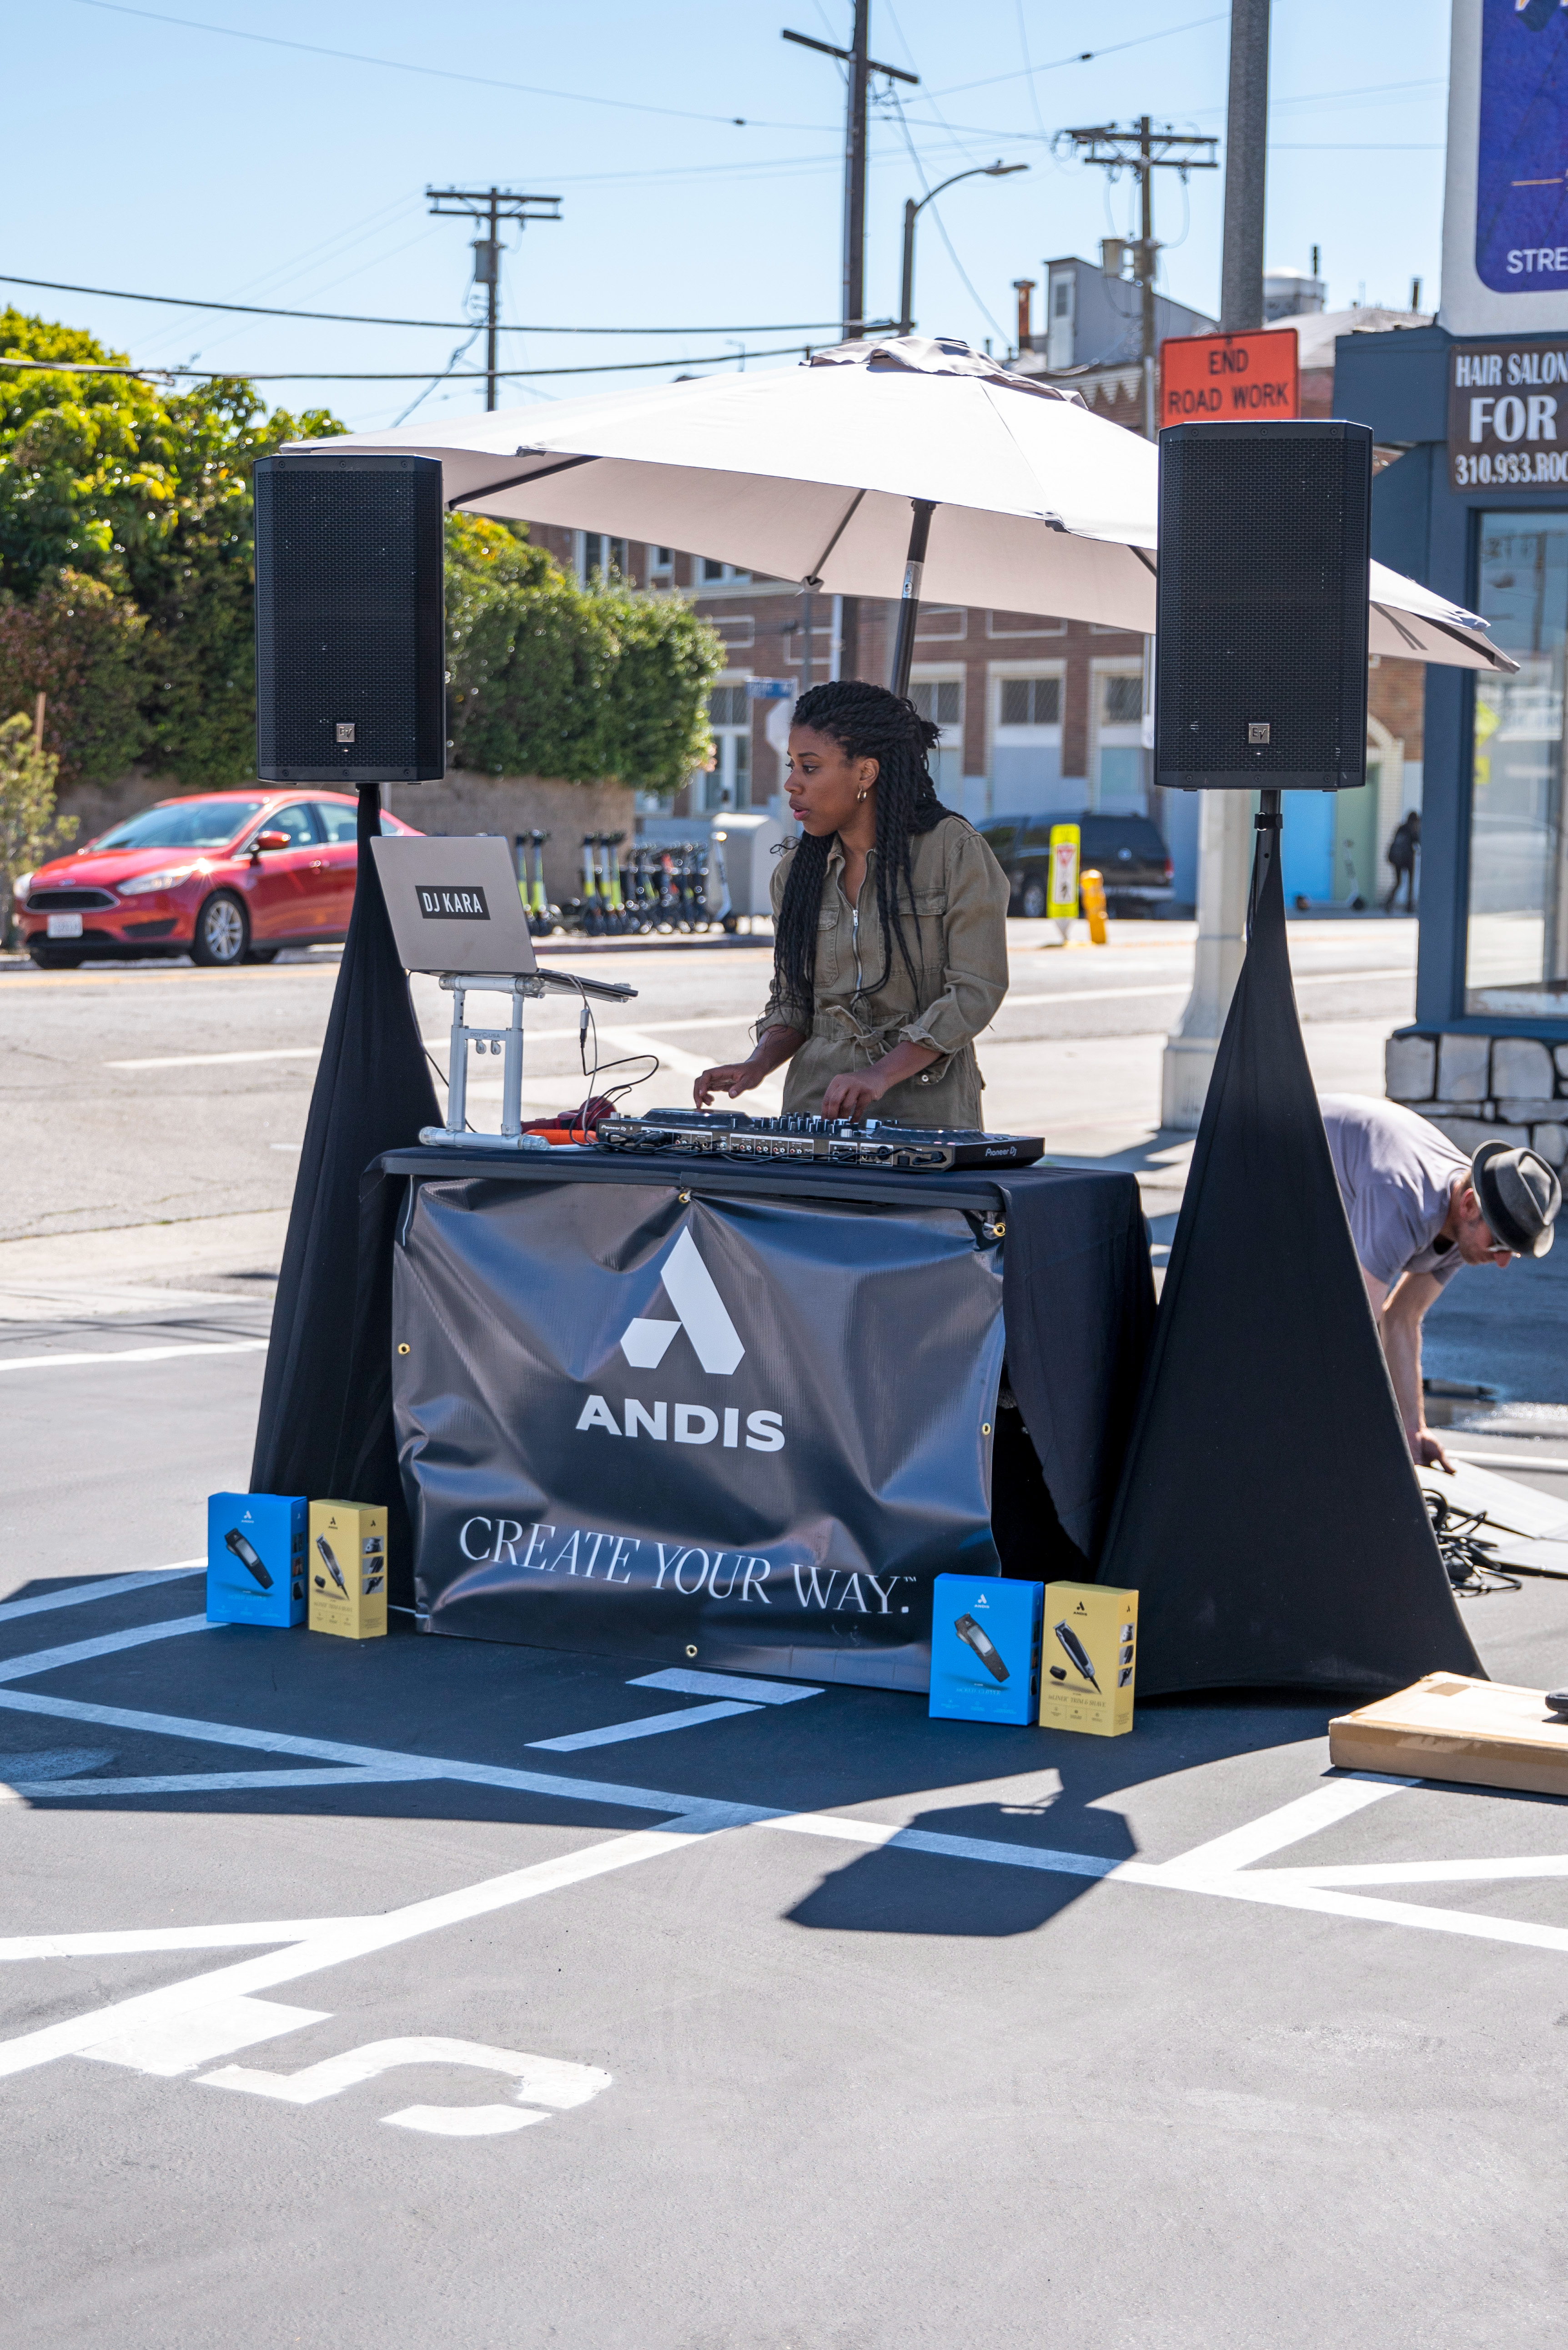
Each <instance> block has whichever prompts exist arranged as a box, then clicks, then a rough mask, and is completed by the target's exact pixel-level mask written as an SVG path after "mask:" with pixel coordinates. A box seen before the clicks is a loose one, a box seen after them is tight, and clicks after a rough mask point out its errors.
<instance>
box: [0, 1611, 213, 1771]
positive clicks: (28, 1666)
mask: <svg viewBox="0 0 1568 2350" xmlns="http://www.w3.org/2000/svg"><path fill="white" fill-rule="evenodd" d="M208 1628H209V1627H208V1623H207V1618H206V1617H205V1616H176V1617H171V1619H170V1620H169V1621H168V1622H167V1623H164V1624H139V1625H137V1626H135V1627H134V1628H133V1629H132V1630H130V1631H129V1632H105V1633H103V1634H102V1635H101V1636H100V1637H99V1638H98V1639H96V1640H75V1641H73V1642H72V1643H71V1645H70V1646H69V1647H68V1648H35V1649H34V1651H33V1653H32V1654H31V1655H30V1656H26V1657H7V1658H6V1659H5V1663H4V1664H0V1681H25V1680H30V1679H32V1677H33V1675H34V1674H35V1673H55V1672H58V1671H59V1670H60V1669H61V1667H62V1666H65V1665H82V1664H86V1663H87V1662H88V1659H90V1658H93V1657H110V1656H112V1655H113V1654H114V1652H115V1650H116V1649H117V1648H140V1647H141V1646H142V1644H143V1643H144V1642H145V1641H148V1640H173V1639H177V1638H179V1637H180V1635H181V1634H182V1632H205V1631H206V1630H208ZM50 1783H51V1784H54V1785H57V1784H59V1782H58V1781H53V1782H50Z"/></svg>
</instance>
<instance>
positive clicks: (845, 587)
mask: <svg viewBox="0 0 1568 2350" xmlns="http://www.w3.org/2000/svg"><path fill="white" fill-rule="evenodd" d="M356 450H359V451H363V452H365V453H366V454H367V455H369V454H370V453H372V452H374V453H383V452H388V453H389V452H399V453H403V454H408V455H421V456H428V457H434V458H438V459H439V460H440V462H441V468H442V478H443V485H444V490H445V495H446V499H447V503H448V504H449V505H450V506H452V507H461V508H462V509H464V510H465V511H467V512H470V513H474V514H483V515H500V516H506V517H510V518H514V519H516V520H520V521H528V522H535V523H555V524H559V525H565V526H566V527H568V528H572V529H580V530H592V531H605V532H608V533H610V534H612V535H613V536H616V537H618V538H634V539H640V540H644V541H646V542H648V543H650V544H652V545H655V546H684V547H692V548H697V549H700V550H701V553H703V554H704V555H709V556H716V557H718V558H720V559H722V561H724V562H726V563H732V564H734V565H735V566H736V567H738V568H740V569H742V570H747V571H753V572H756V573H758V574H761V575H763V576H764V577H771V578H778V579H784V580H789V581H798V582H799V583H800V584H801V585H802V586H803V587H811V588H812V589H814V590H817V591H820V592H826V593H827V594H837V595H850V596H877V597H887V598H893V599H894V600H898V599H899V598H902V599H903V600H904V602H905V604H906V606H907V607H910V608H907V609H906V610H905V611H904V612H903V613H902V614H901V616H900V630H899V638H900V650H901V652H902V653H903V656H904V664H905V671H906V674H907V666H908V655H909V651H910V650H912V646H913V635H914V631H913V619H914V612H913V609H912V606H913V605H914V604H916V603H918V601H919V598H921V597H922V596H924V597H925V598H935V599H938V600H940V601H941V602H942V603H948V604H972V605H979V606H981V607H986V606H990V607H992V608H998V609H1004V610H1008V611H1017V612H1039V613H1044V614H1050V615H1052V616H1054V617H1058V618H1066V619H1079V620H1091V621H1096V622H1098V623H1099V624H1100V625H1101V626H1102V627H1108V628H1119V629H1131V630H1134V631H1136V632H1137V633H1139V634H1142V635H1148V634H1150V633H1152V631H1153V629H1154V604H1155V598H1154V555H1155V543H1156V526H1155V524H1156V490H1157V469H1158V459H1157V455H1156V452H1155V449H1154V447H1153V445H1152V444H1151V443H1150V442H1147V441H1143V440H1140V439H1139V438H1137V435H1135V434H1133V433H1130V432H1126V431H1125V430H1124V429H1123V428H1122V427H1121V426H1120V425H1116V424H1111V423H1108V422H1107V421H1106V420H1105V419H1104V418H1103V417H1098V416H1094V415H1092V414H1091V413H1090V412H1089V411H1088V410H1087V409H1086V408H1085V406H1084V404H1083V402H1082V400H1080V399H1079V398H1078V396H1077V394H1076V393H1075V392H1071V391H1064V390H1058V389H1057V388H1056V387H1055V386H1054V385H1050V384H1043V383H1040V382H1037V381H1034V380H1031V379H1030V378H1027V377H1024V376H1019V375H1014V374H1012V373H1010V372H1009V370H1008V369H1005V368H1002V367H1001V366H999V365H998V364H997V363H996V362H995V361H994V360H992V359H987V358H985V357H984V356H983V355H982V354H981V353H980V352H977V351H973V350H971V349H970V348H969V347H968V346H967V345H966V344H963V343H959V342H954V341H951V340H948V339H940V340H929V339H927V338H923V337H920V336H914V335H905V336H899V337H898V338H894V339H892V340H890V341H888V342H879V343H867V342H857V343H842V344H839V345H838V346H836V348H833V349H829V350H824V351H818V352H815V354H814V355H813V356H812V358H811V359H808V360H807V361H805V363H804V364H803V365H802V366H800V367H798V368H784V369H777V370H775V371H773V372H769V373H763V374H757V373H753V374H750V375H732V376H709V377H702V378H700V379H698V380H695V381H692V382H687V383H670V384H659V385H655V386H651V387H642V388H639V389H638V390H630V391H614V392H604V393H599V394H597V395H596V396H594V397H592V398H589V399H585V400H562V401H559V402H556V403H553V404H551V405H550V406H548V407H531V408H525V409H510V410H506V409H504V410H499V411H495V412H493V413H492V414H487V415H481V416H473V417H469V418H466V419H464V420H462V421H455V422H453V423H451V424H443V425H441V427H440V428H439V429H437V428H432V427H431V425H429V424H412V425H405V426H401V427H399V428H397V429H395V430H393V431H391V432H381V433H369V432H361V433H353V434H350V435H349V436H348V438H346V439H340V440H334V441H330V442H319V441H311V442H296V443H294V444H292V446H291V448H290V451H289V453H290V454H296V455H302V456H309V455H316V454H329V455H331V456H334V457H341V456H344V455H347V454H349V453H351V452H354V451H356ZM911 562H913V564H914V566H915V569H914V575H913V577H910V576H909V573H910V565H911ZM1369 621H1370V627H1369V644H1370V650H1372V651H1373V652H1375V653H1388V654H1393V655H1396V656H1401V657H1403V658H1404V659H1406V660H1433V661H1440V662H1445V663H1449V664H1451V665H1453V666H1455V667H1459V668H1463V669H1490V670H1498V671H1504V672H1511V671H1512V670H1513V668H1514V667H1515V664H1514V663H1513V662H1512V661H1511V660H1510V659H1509V657H1508V655H1507V654H1506V653H1502V652H1501V651H1499V650H1498V649H1497V648H1496V647H1495V646H1493V645H1492V644H1491V643H1490V639H1489V638H1488V636H1487V630H1486V624H1485V622H1484V621H1482V620H1480V619H1478V618H1477V616H1476V615H1475V614H1474V613H1473V612H1467V611H1466V610H1465V609H1464V608H1462V607H1461V606H1459V605H1456V604H1451V603H1450V602H1449V600H1448V598H1446V597H1441V596H1436V595H1434V594H1433V593H1432V592H1431V590H1430V589H1428V588H1426V587H1418V586H1417V584H1416V582H1415V581H1414V580H1411V579H1405V578H1402V577H1400V575H1399V574H1398V573H1397V572H1395V571H1389V570H1387V569H1386V568H1385V567H1384V566H1383V565H1381V564H1376V563H1375V564H1374V565H1373V567H1372V587H1371V612H1370V616H1369Z"/></svg>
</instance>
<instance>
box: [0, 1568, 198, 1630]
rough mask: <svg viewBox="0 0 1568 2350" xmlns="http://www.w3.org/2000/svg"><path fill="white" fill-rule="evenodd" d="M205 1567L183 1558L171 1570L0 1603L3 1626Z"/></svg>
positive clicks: (137, 1572)
mask: <svg viewBox="0 0 1568 2350" xmlns="http://www.w3.org/2000/svg"><path fill="white" fill-rule="evenodd" d="M206 1564H207V1562H206V1560H205V1559H204V1558H182V1559H180V1560H178V1561H176V1563H175V1565H172V1566H139V1567H134V1568H131V1569H130V1570H129V1571H128V1572H127V1573H126V1574H124V1575H106V1576H105V1577H104V1578H103V1580H102V1581H101V1582H99V1583H73V1584H72V1585H71V1586H70V1588H69V1590H68V1591H45V1592H41V1593H40V1594H39V1596H38V1597H37V1598H36V1599H5V1600H0V1625H4V1624H9V1623H10V1622H11V1620H12V1618H13V1617H17V1616H42V1615H44V1614H46V1613H47V1611H48V1610H49V1609H50V1608H52V1607H85V1606H86V1604H87V1602H88V1600H89V1599H107V1598H109V1596H110V1595H111V1594H118V1593H119V1592H121V1591H140V1590H143V1589H145V1587H146V1586H148V1585H149V1584H152V1583H161V1582H162V1581H163V1579H164V1577H165V1575H176V1576H178V1575H196V1574H199V1573H200V1572H202V1570H203V1569H204V1568H205V1566H206Z"/></svg>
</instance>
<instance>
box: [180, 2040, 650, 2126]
mask: <svg viewBox="0 0 1568 2350" xmlns="http://www.w3.org/2000/svg"><path fill="white" fill-rule="evenodd" d="M404 2064H472V2065H473V2066H474V2067H475V2068H476V2069H477V2070H478V2071H480V2072H483V2073H504V2074H505V2075H506V2077H507V2078H508V2080H511V2081H514V2082H515V2083H516V2087H515V2089H514V2091H513V2095H514V2096H516V2097H519V2098H522V2099H524V2100H526V2102H527V2103H528V2104H529V2105H533V2106H548V2107H549V2108H550V2110H551V2111H552V2112H553V2113H558V2114H566V2113H570V2112H571V2111H572V2109H573V2107H574V2106H586V2105H587V2103H588V2101H589V2099H590V2098H592V2097H597V2095H599V2092H600V2091H601V2090H602V2089H607V2088H608V2087H609V2085H610V2075H609V2074H607V2072H606V2071H605V2070H604V2068H603V2066H602V2065H599V2064H569V2063H567V2062H566V2059H565V2058H563V2057H559V2056H529V2055H524V2053H523V2051H522V2050H521V2049H517V2048H488V2047H486V2046H485V2045H484V2043H483V2042H482V2041H478V2040H440V2039H436V2038H433V2037H424V2036H421V2037H420V2038H417V2039H410V2040H371V2041H369V2042H367V2043H366V2045H365V2046H364V2047H363V2048H350V2049H349V2050H348V2053H347V2054H345V2055H342V2056H324V2057H323V2058H322V2059H321V2062H320V2063H319V2064H307V2065H306V2067H305V2069H304V2071H303V2072H299V2073H264V2072H256V2071H253V2070H252V2069H251V2068H250V2067H249V2066H248V2065H244V2064H226V2065H225V2066H224V2067H223V2071H222V2072H221V2073H208V2074H205V2075H204V2076H203V2078H202V2082H201V2084H200V2085H201V2087H202V2088H203V2089H239V2090H242V2091H244V2092H245V2093H246V2094H247V2095H251V2096H253V2097H276V2098H278V2099H279V2100H280V2101H281V2102H282V2103H283V2104H284V2105H287V2106H317V2105H319V2104H320V2103H321V2101H322V2099H323V2098H324V2097H340V2096H341V2095H342V2094H343V2092H344V2090H345V2089H354V2088H358V2086H359V2085H361V2084H362V2083H363V2082H366V2081H379V2079H380V2077H381V2075H382V2074H383V2073H392V2072H396V2071H397V2070H398V2069H399V2068H400V2066H401V2065H404Z"/></svg>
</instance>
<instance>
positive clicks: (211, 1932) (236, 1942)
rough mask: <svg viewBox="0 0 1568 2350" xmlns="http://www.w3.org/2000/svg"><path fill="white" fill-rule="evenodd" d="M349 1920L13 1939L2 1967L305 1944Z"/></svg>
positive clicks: (5, 1944) (1, 1950) (0, 1950)
mask: <svg viewBox="0 0 1568 2350" xmlns="http://www.w3.org/2000/svg"><path fill="white" fill-rule="evenodd" d="M352 1922H353V1920H352V1919H351V1918H262V1919H261V1920H260V1921H259V1922H258V1923H256V1924H255V1925H252V1926H145V1927H143V1926H133V1927H131V1928H130V1929H128V1930H127V1931H125V1932H124V1933H120V1934H112V1933H110V1934H12V1935H10V1936H9V1937H7V1938H6V1939H4V1940H0V1964H8V1963H10V1962H11V1961H12V1960H23V1959H117V1958H129V1957H136V1956H140V1955H142V1954H144V1953H147V1952H150V1951H158V1950H247V1949H250V1948H252V1947H254V1945H255V1944H256V1943H258V1942H305V1941H308V1940H309V1939H311V1938H312V1936H314V1935H317V1934H325V1933H327V1932H329V1931H330V1930H331V1929H333V1928H334V1927H337V1926H348V1925H351V1924H352Z"/></svg>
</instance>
